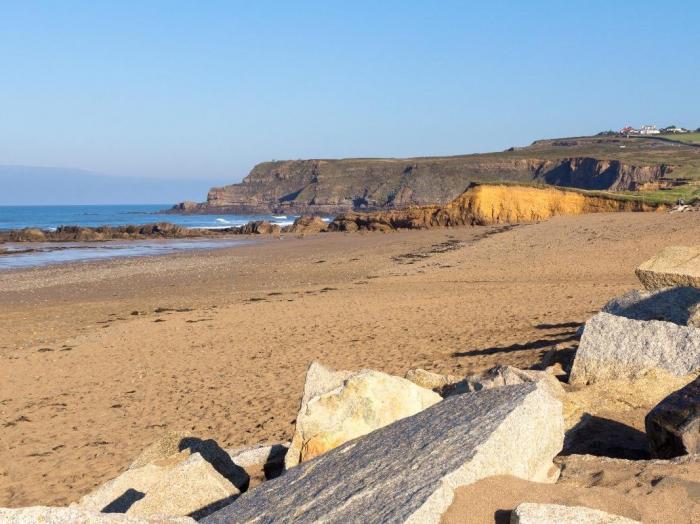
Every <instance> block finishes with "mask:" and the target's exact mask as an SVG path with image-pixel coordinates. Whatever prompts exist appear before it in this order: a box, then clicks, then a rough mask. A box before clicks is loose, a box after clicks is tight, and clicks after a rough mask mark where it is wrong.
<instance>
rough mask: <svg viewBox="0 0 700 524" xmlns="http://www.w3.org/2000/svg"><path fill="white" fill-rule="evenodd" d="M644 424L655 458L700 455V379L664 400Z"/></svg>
mask: <svg viewBox="0 0 700 524" xmlns="http://www.w3.org/2000/svg"><path fill="white" fill-rule="evenodd" d="M644 425H645V427H646V433H647V437H648V438H649V447H650V448H651V453H652V455H653V456H655V457H658V458H672V457H677V456H680V455H686V454H693V453H700V377H698V378H696V379H695V380H694V381H692V382H691V383H690V384H688V385H687V386H685V387H684V388H681V389H679V390H678V391H676V392H674V393H672V394H671V395H669V396H668V397H666V398H665V399H663V400H662V401H661V402H660V403H659V404H658V405H656V406H655V407H654V409H652V410H651V411H650V412H649V414H647V416H646V418H645V419H644Z"/></svg>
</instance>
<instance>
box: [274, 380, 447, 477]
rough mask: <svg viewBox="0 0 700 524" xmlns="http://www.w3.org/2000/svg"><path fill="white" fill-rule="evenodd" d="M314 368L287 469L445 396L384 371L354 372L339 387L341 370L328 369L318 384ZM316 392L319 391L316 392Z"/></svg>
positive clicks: (423, 407)
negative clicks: (330, 370) (320, 384)
mask: <svg viewBox="0 0 700 524" xmlns="http://www.w3.org/2000/svg"><path fill="white" fill-rule="evenodd" d="M310 371H311V377H310V378H311V382H312V383H313V385H312V386H311V387H309V388H307V387H305V392H304V399H303V400H306V401H305V402H302V406H301V409H300V410H299V413H298V415H297V418H296V427H295V430H294V437H293V438H292V443H291V445H290V447H289V452H288V453H287V457H286V459H285V465H286V467H287V469H289V468H291V467H293V466H295V465H296V464H298V463H299V462H304V461H306V460H310V459H312V458H314V457H317V456H319V455H322V454H323V453H326V452H327V451H329V450H331V449H333V448H336V447H338V446H340V445H341V444H343V443H345V442H347V441H348V440H352V439H354V438H357V437H360V436H362V435H366V434H367V433H370V432H372V431H374V430H376V429H379V428H381V427H384V426H386V425H388V424H391V423H392V422H395V421H397V420H399V419H402V418H405V417H410V416H411V415H415V414H416V413H418V412H419V411H422V410H424V409H426V408H427V407H429V406H432V405H433V404H435V403H437V402H439V401H440V400H441V397H440V395H438V394H437V393H434V392H432V391H430V390H429V389H425V388H422V387H419V386H416V385H415V384H413V383H412V382H409V381H408V380H406V379H403V378H399V377H394V376H391V375H387V374H386V373H381V372H379V371H373V370H362V371H359V372H357V373H352V374H349V375H347V376H346V377H344V378H343V380H342V383H341V384H340V385H338V386H337V387H332V386H334V385H335V383H336V381H335V378H334V377H338V378H339V377H340V376H342V375H333V372H329V374H328V375H327V377H329V378H330V380H328V381H326V382H324V383H323V386H321V387H319V381H318V368H316V367H314V368H312V369H311V370H310ZM329 388H330V389H329ZM324 390H325V391H324ZM313 393H316V394H315V395H313V396H312V394H313Z"/></svg>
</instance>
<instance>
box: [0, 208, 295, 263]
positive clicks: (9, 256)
mask: <svg viewBox="0 0 700 524" xmlns="http://www.w3.org/2000/svg"><path fill="white" fill-rule="evenodd" d="M167 207H168V206H167V205H166V204H163V205H160V204H149V205H110V206H102V205H100V206H97V205H95V206H0V230H5V231H6V230H10V229H21V228H27V227H30V228H38V229H48V230H52V229H56V228H57V227H59V226H83V227H97V226H102V225H107V226H122V225H128V224H134V225H141V224H152V223H155V222H171V223H173V224H178V225H181V226H183V227H189V228H207V229H223V228H227V227H232V226H240V225H243V224H246V223H247V222H250V221H251V220H268V221H269V222H271V223H273V224H277V225H279V226H285V225H288V224H291V223H293V222H294V219H295V218H296V216H292V215H289V216H287V215H176V214H167V213H162V210H164V209H166V208H167ZM249 242H250V241H249V240H237V239H231V238H206V239H169V240H162V239H154V240H129V241H121V240H120V241H107V242H37V243H35V242H22V243H6V244H0V251H2V252H4V253H3V254H0V270H3V269H18V268H27V267H36V266H44V265H48V264H59V263H66V262H80V261H88V260H99V259H106V258H116V257H134V256H152V255H164V254H168V253H173V252H176V251H186V250H194V249H216V248H224V247H232V246H236V245H241V244H246V243H249Z"/></svg>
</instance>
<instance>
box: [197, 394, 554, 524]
mask: <svg viewBox="0 0 700 524" xmlns="http://www.w3.org/2000/svg"><path fill="white" fill-rule="evenodd" d="M561 410H562V408H561V402H559V401H558V400H556V399H554V398H552V397H551V396H550V395H549V394H548V393H547V392H546V391H544V389H543V388H541V387H540V386H538V384H535V383H529V384H521V385H518V386H507V387H503V388H497V389H492V390H485V391H480V392H477V393H466V394H464V395H457V396H454V397H451V398H449V399H446V400H444V401H442V402H438V403H437V404H435V405H433V406H431V407H429V408H428V409H426V410H424V411H421V412H420V413H418V414H416V415H414V416H412V417H408V418H404V419H402V420H399V421H397V422H394V423H393V424H390V425H388V426H385V427H383V428H381V429H378V430H376V431H373V432H372V433H369V434H368V435H365V436H363V437H360V438H357V439H355V440H353V441H351V442H347V443H345V444H343V445H342V446H340V447H338V448H336V449H334V450H331V451H329V452H328V453H325V454H324V455H322V456H320V457H318V458H317V459H316V460H313V461H309V462H305V463H303V464H300V465H299V466H297V467H295V468H292V469H290V470H288V471H287V472H286V473H285V474H284V475H283V476H282V477H280V478H278V479H275V480H272V481H270V482H266V483H265V484H263V485H261V486H259V487H258V488H256V489H255V490H252V491H250V492H248V493H246V494H244V495H242V496H241V497H240V498H239V499H238V500H236V502H235V503H234V504H231V505H229V506H227V507H225V508H223V509H222V510H220V511H218V512H216V513H214V514H212V515H210V516H209V517H206V518H205V519H204V520H203V522H204V523H206V524H217V523H228V522H252V521H256V522H272V521H276V522H290V521H299V522H314V521H319V520H323V521H324V522H367V523H374V522H386V521H393V522H415V523H418V522H420V523H437V522H439V520H440V517H441V515H442V514H443V512H444V511H445V510H446V509H447V508H448V507H449V505H450V503H451V502H452V499H453V494H454V490H455V489H456V488H457V487H459V486H464V485H467V484H471V483H473V482H476V481H477V480H479V479H482V478H485V477H489V476H493V475H514V476H517V477H520V478H524V479H530V480H536V481H543V480H549V481H551V480H552V478H553V475H552V472H553V469H554V466H553V464H552V458H553V457H554V456H555V455H556V454H557V453H558V452H559V451H560V450H561V447H562V443H563V439H564V421H563V417H562V411H561Z"/></svg>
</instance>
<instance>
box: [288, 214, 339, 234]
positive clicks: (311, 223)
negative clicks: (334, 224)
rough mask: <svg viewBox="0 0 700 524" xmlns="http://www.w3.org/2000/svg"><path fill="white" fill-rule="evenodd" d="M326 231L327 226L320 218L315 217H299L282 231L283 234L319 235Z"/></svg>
mask: <svg viewBox="0 0 700 524" xmlns="http://www.w3.org/2000/svg"><path fill="white" fill-rule="evenodd" d="M327 229H328V224H326V222H324V221H323V219H322V218H320V217H316V216H308V215H304V216H300V217H299V218H297V219H296V220H295V221H294V224H292V225H291V226H285V227H284V228H282V231H283V232H285V233H301V234H307V233H321V232H323V231H326V230H327Z"/></svg>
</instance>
